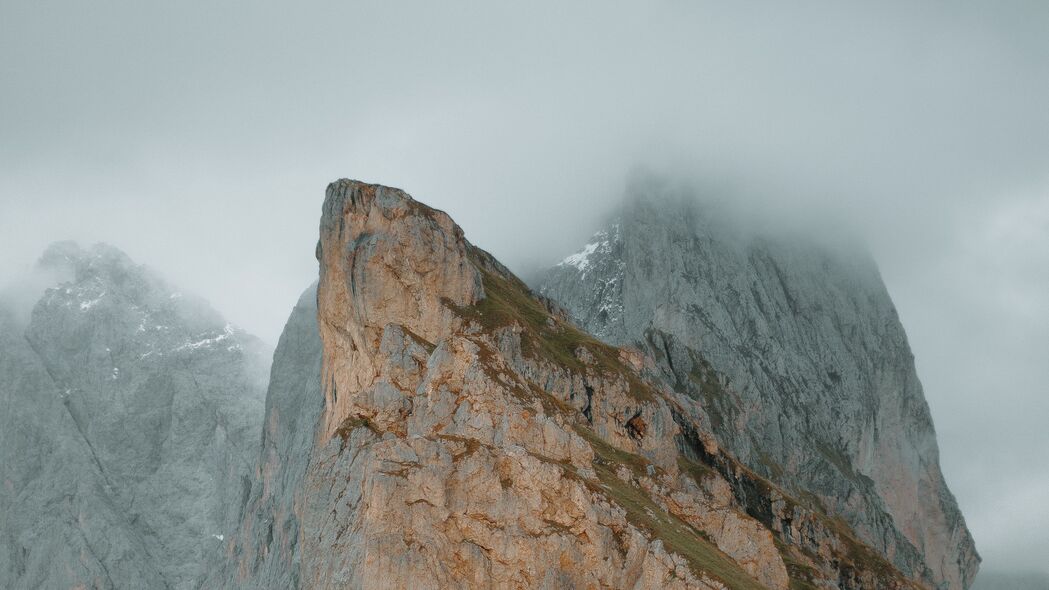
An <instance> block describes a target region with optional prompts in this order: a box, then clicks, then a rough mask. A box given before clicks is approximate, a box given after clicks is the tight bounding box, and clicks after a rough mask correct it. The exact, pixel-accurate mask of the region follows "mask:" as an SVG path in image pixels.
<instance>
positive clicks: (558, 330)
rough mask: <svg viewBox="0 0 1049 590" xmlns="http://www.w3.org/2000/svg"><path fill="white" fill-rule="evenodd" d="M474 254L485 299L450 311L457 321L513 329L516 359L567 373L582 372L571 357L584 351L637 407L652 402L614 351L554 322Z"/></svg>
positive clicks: (516, 284)
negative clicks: (623, 385)
mask: <svg viewBox="0 0 1049 590" xmlns="http://www.w3.org/2000/svg"><path fill="white" fill-rule="evenodd" d="M482 256H483V254H481V253H479V252H473V253H472V256H471V258H472V260H473V262H474V266H475V267H476V268H477V269H478V270H479V271H480V272H481V275H482V280H483V284H484V291H485V297H484V299H482V300H481V301H478V302H477V303H476V304H474V305H472V306H469V307H458V306H454V305H451V307H452V308H453V309H455V310H456V312H458V313H459V315H460V316H462V317H464V318H466V319H469V320H473V321H476V322H477V323H478V324H480V325H481V326H482V327H484V328H485V329H486V330H488V331H494V330H497V329H499V328H504V327H507V326H511V325H513V324H517V325H519V326H521V327H522V328H523V330H522V334H521V349H522V353H523V354H525V355H526V356H529V357H531V358H538V359H545V360H548V361H550V362H552V363H554V364H556V365H558V366H561V367H564V368H566V369H568V370H571V371H576V372H584V371H585V370H586V369H587V367H586V365H584V363H583V362H582V361H581V360H579V357H578V356H576V351H577V350H578V349H579V347H585V348H586V349H587V351H589V352H590V354H591V355H592V356H593V357H594V359H595V364H594V366H593V368H594V369H595V370H597V371H599V372H601V373H604V374H606V375H618V376H621V377H623V378H624V379H626V380H627V383H628V384H629V393H630V395H631V397H633V398H634V399H635V400H637V401H652V400H654V399H655V396H654V395H653V393H652V391H651V389H650V388H649V386H647V385H646V384H645V383H644V382H642V381H641V379H640V378H638V376H637V375H636V374H635V373H634V371H632V370H631V369H630V368H628V367H627V366H625V365H624V364H623V362H622V361H621V360H619V349H618V348H616V347H614V346H610V345H608V344H605V343H604V342H601V341H600V340H597V339H596V338H594V337H593V336H591V335H589V334H587V333H586V332H583V331H582V330H580V329H579V328H577V327H575V326H574V325H572V324H571V323H570V322H566V321H564V320H562V319H560V318H557V317H554V316H553V315H552V314H551V313H550V312H549V311H547V309H546V307H545V306H544V305H543V303H542V302H541V301H539V299H538V298H536V297H535V296H534V295H533V294H532V292H531V290H530V289H529V288H528V286H527V285H525V284H524V283H523V282H522V281H521V280H520V279H518V278H517V277H515V276H513V275H512V274H509V273H505V274H504V273H502V272H497V271H496V270H493V269H492V268H491V266H492V264H491V263H488V264H486V263H485V260H483V259H482V258H481V257H482Z"/></svg>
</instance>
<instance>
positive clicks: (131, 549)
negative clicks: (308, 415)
mask: <svg viewBox="0 0 1049 590" xmlns="http://www.w3.org/2000/svg"><path fill="white" fill-rule="evenodd" d="M40 264H41V266H42V267H45V268H49V269H53V270H57V271H60V272H61V273H62V274H65V275H66V276H67V277H69V278H70V279H69V280H68V281H65V282H62V283H61V284H59V285H58V286H57V287H53V288H50V289H48V290H47V291H45V292H44V294H43V297H42V298H41V299H40V300H39V301H38V302H37V303H36V305H35V307H34V309H33V312H32V317H31V319H29V321H28V324H27V325H25V323H24V320H21V319H20V318H17V317H16V316H15V314H14V313H13V312H11V310H9V309H7V306H5V305H0V405H2V411H0V481H2V484H3V485H2V488H0V587H3V588H198V587H200V585H201V583H202V581H203V578H204V576H205V574H206V571H207V569H208V568H209V567H211V566H214V565H215V564H217V563H219V562H220V561H221V559H222V550H221V548H222V538H223V536H224V533H225V532H226V531H227V530H228V529H231V528H233V526H234V524H235V521H236V520H239V515H238V514H236V513H235V512H230V511H228V508H229V507H230V506H239V505H240V504H241V503H242V498H241V495H242V494H243V493H244V492H245V486H246V485H247V484H248V483H250V479H249V477H250V473H251V466H252V464H253V462H254V455H255V448H256V444H257V438H258V432H259V429H260V423H259V422H260V419H261V415H262V399H263V398H262V392H263V383H264V379H265V367H266V365H267V364H268V356H269V354H268V351H267V350H266V349H265V347H264V346H262V345H261V343H259V342H258V341H257V340H256V339H254V338H252V337H250V336H248V335H247V334H245V333H243V332H242V331H240V330H237V329H235V328H233V327H231V326H229V325H228V324H226V322H224V321H223V320H222V318H221V317H220V316H218V314H216V313H215V312H214V311H212V310H210V309H209V308H207V306H206V305H204V304H203V303H201V302H199V301H196V300H194V299H193V298H191V297H188V296H183V295H181V294H180V293H179V292H177V291H175V290H173V289H171V288H170V287H169V286H167V285H166V284H165V283H164V282H163V281H161V280H160V279H158V278H156V277H155V276H153V275H152V274H151V273H150V272H149V271H148V270H146V269H144V268H142V267H139V266H137V265H135V264H134V263H132V262H131V260H129V259H128V258H127V256H125V255H124V254H123V253H121V252H120V251H118V250H116V249H114V248H111V247H108V246H104V245H98V246H95V247H92V248H90V249H88V250H81V249H80V248H79V247H77V246H75V245H73V244H71V243H63V244H56V245H55V246H52V247H51V248H50V249H49V250H48V251H47V252H46V253H45V255H44V257H43V258H42V259H41V262H40Z"/></svg>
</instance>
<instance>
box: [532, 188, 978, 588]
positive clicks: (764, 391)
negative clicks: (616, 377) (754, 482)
mask: <svg viewBox="0 0 1049 590" xmlns="http://www.w3.org/2000/svg"><path fill="white" fill-rule="evenodd" d="M636 192H637V194H636V195H635V197H636V198H634V199H633V200H631V201H629V202H628V203H627V204H626V205H625V206H624V208H623V210H622V211H621V213H620V214H619V215H618V216H617V218H616V219H615V220H614V222H613V223H611V224H610V225H609V227H608V228H607V229H606V230H604V231H602V232H600V233H598V234H597V235H596V236H595V237H594V239H593V240H592V241H591V243H589V244H587V245H586V246H585V247H584V248H583V250H582V251H580V252H579V253H577V254H574V255H572V256H569V257H568V258H566V259H565V260H564V261H562V262H561V263H560V264H559V265H557V266H556V267H555V268H553V269H552V270H551V271H550V272H549V273H548V275H547V276H546V277H545V278H544V279H543V281H542V284H541V287H540V289H539V290H540V292H541V293H543V294H544V295H546V296H549V297H551V298H552V299H554V300H556V301H558V302H559V303H560V304H562V305H564V306H565V307H566V308H567V309H568V311H569V313H570V314H571V316H572V317H573V318H574V319H575V320H576V321H577V322H578V323H579V325H580V326H582V327H583V328H584V329H586V330H588V331H590V332H591V333H593V334H595V335H597V336H598V337H600V338H601V339H603V340H605V341H607V342H610V343H613V344H619V345H635V346H638V347H639V348H641V349H642V350H644V351H645V352H646V355H647V356H648V357H649V358H650V359H651V362H652V363H653V364H654V365H655V366H656V370H655V371H654V372H653V373H654V374H655V375H656V377H657V378H658V379H660V380H661V381H662V382H663V383H664V384H665V385H666V386H668V387H670V388H672V389H674V390H675V391H677V392H678V393H680V394H682V395H685V396H687V397H689V398H691V399H693V400H695V401H696V402H697V405H698V407H699V408H700V409H701V411H700V413H699V418H698V420H699V421H700V422H701V423H702V425H703V427H704V428H706V429H709V430H710V431H712V432H713V433H714V434H715V436H716V438H717V439H718V441H719V442H720V443H721V445H722V446H723V447H724V448H725V449H726V450H728V451H729V452H730V453H731V454H732V455H734V456H735V457H736V458H738V459H739V460H740V461H742V462H743V463H744V464H746V465H747V466H748V467H749V468H751V469H753V470H754V471H756V472H757V473H759V474H761V475H762V476H764V477H766V478H769V479H772V480H774V481H775V482H776V483H778V484H779V485H781V486H783V487H784V488H786V489H787V490H789V491H790V492H792V493H793V494H795V495H798V496H800V497H802V498H803V499H805V498H809V499H811V500H812V501H814V502H817V503H818V504H819V505H821V506H822V507H823V508H825V509H826V510H827V511H828V512H829V513H830V514H833V515H840V516H842V517H844V519H845V520H846V521H847V522H848V524H849V526H850V527H851V528H852V529H853V530H854V531H855V532H856V534H858V535H859V537H860V538H861V539H863V540H864V541H866V542H867V543H869V544H871V545H872V546H874V547H875V548H877V549H878V551H879V552H881V553H882V554H883V555H885V556H887V557H888V558H889V559H890V560H891V561H892V562H893V563H894V564H895V565H896V566H897V567H899V568H900V569H901V570H902V571H904V572H906V573H907V574H909V575H910V576H912V577H914V578H915V579H917V580H921V581H923V582H924V583H926V584H928V585H931V586H938V587H944V588H955V589H959V590H960V589H963V588H967V587H968V586H969V584H970V583H971V582H972V580H973V577H974V575H975V573H976V570H977V567H978V563H979V557H978V555H977V554H976V550H975V548H974V545H973V541H972V538H971V536H970V534H969V532H968V530H967V529H966V526H965V522H964V519H963V518H962V515H961V513H960V512H959V510H958V507H957V505H956V503H955V501H954V498H953V496H952V495H951V493H950V491H949V490H948V489H947V486H946V484H945V483H944V481H943V476H942V474H941V473H940V468H939V458H938V450H937V446H936V438H935V432H934V430H933V425H932V420H931V418H930V416H929V411H928V407H927V406H926V403H925V399H924V396H923V394H922V389H921V385H920V383H919V381H918V377H917V375H916V373H915V368H914V360H913V356H912V355H911V351H910V349H909V347H908V345H907V339H906V336H905V334H904V331H903V327H902V326H901V325H900V322H899V319H898V317H897V315H896V311H895V308H894V307H893V304H892V301H891V300H890V298H889V295H888V293H887V292H886V290H885V287H884V285H883V284H882V281H881V279H880V276H879V274H878V271H877V269H876V267H875V265H874V263H873V262H872V261H871V260H870V259H869V258H868V257H867V256H865V255H852V254H848V253H842V252H836V251H833V250H831V249H828V248H822V247H818V246H817V245H815V243H814V242H812V241H809V240H805V239H799V238H788V237H780V238H773V237H762V236H758V235H753V234H748V232H744V231H742V230H741V229H740V228H739V227H738V226H736V225H735V224H734V223H733V222H732V221H730V218H729V217H728V216H726V215H720V214H718V213H717V212H716V211H715V210H714V209H713V208H710V207H704V206H700V205H697V204H696V203H695V202H694V201H692V200H690V199H688V198H679V197H675V196H668V195H666V194H662V193H661V189H660V188H658V186H655V185H653V186H651V187H641V188H638V189H636Z"/></svg>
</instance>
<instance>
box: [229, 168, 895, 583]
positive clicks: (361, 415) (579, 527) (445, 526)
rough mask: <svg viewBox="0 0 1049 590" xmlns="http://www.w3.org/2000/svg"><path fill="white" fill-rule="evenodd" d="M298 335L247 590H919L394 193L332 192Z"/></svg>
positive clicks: (234, 542)
mask: <svg viewBox="0 0 1049 590" xmlns="http://www.w3.org/2000/svg"><path fill="white" fill-rule="evenodd" d="M320 234H321V235H320V241H319V243H318V246H317V257H318V260H319V262H320V280H319V283H318V285H317V287H316V294H315V300H314V299H313V297H314V294H313V292H312V291H307V293H306V294H304V296H303V299H302V300H301V301H300V303H299V305H298V307H297V308H296V310H295V312H294V313H293V314H292V317H291V320H290V321H289V324H288V327H287V329H286V330H285V333H284V335H283V336H282V338H281V343H280V345H279V346H278V349H277V353H276V355H275V359H274V365H273V369H272V379H271V385H270V389H269V394H268V398H267V403H266V406H267V411H266V418H265V424H266V426H265V435H264V443H263V450H262V454H261V457H260V460H259V462H258V468H257V470H256V474H255V480H254V482H253V484H252V488H251V490H250V492H249V493H248V496H247V500H246V505H245V509H244V513H245V519H244V522H243V524H242V525H241V527H240V530H239V531H238V532H237V533H236V534H235V535H233V536H232V538H230V539H228V540H227V543H226V555H227V557H228V559H229V562H228V567H227V568H226V569H225V570H224V571H223V572H221V573H220V574H219V575H217V576H216V580H219V582H217V583H221V584H222V585H224V586H226V587H242V588H289V587H292V588H318V589H319V588H406V587H411V588H478V587H494V588H569V587H579V588H599V587H600V588H664V587H665V588H774V589H777V590H779V589H786V588H788V587H793V588H810V587H840V588H910V587H913V584H912V583H911V582H909V581H908V580H906V579H905V578H904V577H903V576H902V575H901V574H900V573H899V572H898V571H897V570H896V569H895V568H894V567H893V566H892V565H891V564H889V563H888V562H887V561H886V560H884V559H882V558H881V557H880V555H879V554H878V553H877V552H875V551H873V550H871V549H870V548H869V547H867V546H865V545H864V544H863V543H861V542H859V541H858V540H857V539H856V537H855V535H854V534H853V532H852V531H850V530H848V528H847V527H845V526H844V525H843V524H842V523H840V521H836V520H834V519H832V518H830V517H828V516H826V515H824V514H822V513H821V512H819V511H817V510H813V509H812V508H810V507H808V506H807V505H806V504H805V503H803V502H800V501H798V500H796V499H795V498H794V497H792V496H791V495H790V494H789V493H787V492H786V491H784V490H783V489H781V488H780V487H777V486H776V485H775V484H773V483H771V482H769V481H768V480H767V479H766V478H763V477H761V476H760V475H758V474H757V473H755V472H754V471H753V470H751V469H748V468H747V467H746V466H745V465H743V464H741V463H739V462H737V461H736V460H735V459H734V458H733V457H732V456H731V455H727V454H725V453H723V452H722V451H721V450H720V447H719V445H718V442H717V440H716V439H715V438H714V436H713V435H712V431H711V429H710V428H709V427H708V425H707V424H706V423H705V422H704V420H705V419H706V416H705V414H704V413H703V410H702V407H701V405H700V404H698V403H697V402H696V401H695V400H694V399H693V398H692V397H690V396H689V395H687V392H685V393H682V392H677V391H674V390H673V389H672V388H668V387H664V386H662V385H661V384H660V383H659V382H658V381H653V380H651V377H652V376H653V375H656V374H657V372H658V370H659V365H657V364H656V363H654V362H653V361H651V360H649V359H646V358H645V357H644V355H643V354H641V353H640V352H639V351H637V350H630V349H619V348H615V347H613V346H609V345H608V344H605V343H602V342H600V341H598V340H596V339H594V338H593V337H591V336H589V335H588V334H586V333H584V332H582V331H580V330H579V329H578V328H576V327H575V326H574V325H573V324H572V323H571V322H570V321H569V320H568V317H567V315H566V314H565V313H564V312H563V311H562V310H561V309H560V308H559V307H558V306H556V305H554V304H553V303H552V302H550V301H549V300H546V299H543V298H541V297H538V296H535V295H533V294H532V293H531V292H530V291H529V290H528V288H527V287H526V286H525V285H524V284H523V283H521V281H520V280H518V279H517V278H516V277H515V276H513V274H512V273H510V272H509V271H508V270H507V269H506V268H504V267H503V266H502V265H500V264H499V263H498V262H497V261H496V260H494V259H493V258H492V257H491V256H489V255H488V254H487V253H485V252H484V251H482V250H480V249H478V248H476V247H474V246H473V245H471V244H470V243H469V242H468V241H467V240H466V239H465V238H464V236H463V233H462V230H461V229H460V228H459V227H458V226H457V225H456V224H455V223H454V222H453V221H452V220H451V219H450V218H449V217H448V216H447V215H446V214H445V213H443V212H440V211H437V210H434V209H431V208H429V207H427V206H425V205H423V204H421V203H419V202H417V201H415V200H413V199H412V198H411V197H410V196H408V195H407V194H405V193H403V192H402V191H399V190H397V189H392V188H388V187H383V186H378V185H369V184H364V183H360V182H356V181H349V180H343V181H339V182H336V183H333V184H332V185H330V186H329V187H328V192H327V196H326V199H325V202H324V206H323V212H322V219H321V224H320Z"/></svg>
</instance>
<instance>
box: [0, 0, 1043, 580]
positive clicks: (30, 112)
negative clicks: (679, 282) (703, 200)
mask: <svg viewBox="0 0 1049 590" xmlns="http://www.w3.org/2000/svg"><path fill="white" fill-rule="evenodd" d="M565 4H566V3H542V2H539V3H529V5H528V7H527V9H526V8H524V7H521V6H516V5H510V4H509V3H506V4H503V3H482V2H457V3H454V5H453V4H452V3H429V2H413V3H395V2H374V3H371V2H354V3H349V2H304V3H296V5H295V6H294V7H293V6H292V5H290V4H286V3H276V2H250V3H249V2H224V1H221V0H220V1H210V2H202V1H198V0H189V1H184V2H177V3H163V4H161V3H144V2H132V1H131V0H100V1H98V2H92V3H83V2H74V1H72V0H56V1H51V0H34V1H27V0H5V1H4V2H3V3H2V4H0V81H2V82H0V83H2V92H0V283H4V282H11V281H12V280H14V279H13V278H12V277H15V276H18V275H19V273H21V272H22V271H25V270H26V269H28V268H29V267H30V266H31V265H32V263H33V261H34V260H35V258H36V257H37V256H38V255H39V254H40V252H41V251H42V250H43V248H44V247H45V246H46V245H47V244H48V243H50V242H52V241H54V240H58V239H69V238H72V239H77V240H80V241H82V242H93V241H106V242H109V243H112V244H114V245H117V246H119V247H120V248H122V249H124V250H125V251H127V252H128V254H129V255H131V256H132V257H133V258H135V259H136V260H138V261H140V262H144V263H146V264H148V265H150V266H151V267H153V268H155V269H157V270H159V271H160V272H161V273H162V274H163V275H164V276H166V277H167V278H168V279H169V280H170V281H171V282H173V283H175V284H177V285H180V286H181V287H182V288H184V289H187V290H192V291H195V292H197V293H199V294H201V295H203V296H204V297H206V298H208V299H209V300H210V301H211V302H212V303H213V304H214V306H215V307H216V308H218V309H219V310H221V311H222V312H223V313H224V314H225V315H226V316H227V317H228V318H229V319H231V320H232V321H233V322H235V323H237V324H239V325H241V326H243V327H245V328H247V329H249V330H251V331H253V332H255V333H256V334H258V335H259V336H261V337H262V338H264V339H266V340H267V341H269V342H270V343H275V342H276V340H277V337H278V335H279V333H280V330H281V328H282V326H283V322H284V320H285V319H286V318H287V315H288V313H289V312H290V310H291V307H292V305H293V304H294V302H295V300H296V298H297V296H298V294H299V292H300V291H301V290H302V289H303V288H304V287H305V286H306V285H307V284H309V282H310V281H311V280H312V279H313V278H314V276H315V275H316V261H315V260H314V259H313V251H314V245H315V243H316V238H317V221H318V218H319V213H320V204H321V201H322V199H323V191H324V187H325V185H326V183H327V182H329V181H331V180H334V179H336V178H339V177H353V178H359V179H362V180H367V181H372V182H380V183H383V184H388V185H393V186H398V187H400V188H403V189H405V190H407V191H409V192H410V193H411V194H413V195H414V196H415V197H416V198H418V199H420V200H422V201H424V202H427V203H428V204H431V205H433V206H435V207H438V208H441V209H444V210H446V211H448V212H449V213H450V214H451V215H452V216H453V218H455V219H456V220H457V221H458V222H459V223H460V225H462V226H463V228H464V229H465V230H466V233H467V236H468V237H469V238H470V239H471V240H472V241H473V242H474V243H476V244H478V245H480V246H482V247H484V248H486V249H488V250H490V251H491V252H492V253H493V254H495V255H496V256H498V257H499V258H501V259H502V260H503V261H504V262H506V263H508V264H509V265H510V266H511V267H512V268H514V269H515V270H517V271H518V272H520V273H524V274H528V273H531V272H533V271H535V270H536V269H539V268H542V267H544V266H546V265H549V264H552V263H554V262H556V261H557V260H558V259H560V258H561V257H563V256H564V255H565V254H567V253H569V252H571V251H572V250H574V249H575V248H576V247H578V246H579V245H580V244H581V243H582V240H584V239H585V238H586V236H587V235H588V234H589V233H590V232H591V231H592V230H594V229H596V228H597V226H598V224H599V223H600V221H601V219H602V218H603V216H604V215H606V214H607V212H608V210H609V209H610V207H612V206H613V205H614V203H615V202H616V201H617V200H618V199H619V198H620V195H621V193H622V190H623V187H624V184H625V182H626V179H627V178H629V177H630V175H631V174H632V172H633V171H634V170H637V169H639V168H640V169H645V170H649V171H654V172H655V173H656V174H660V175H665V176H668V177H682V178H689V179H697V180H698V181H700V182H701V186H705V187H709V188H708V190H710V191H712V192H719V191H726V193H728V194H731V195H732V198H735V199H738V200H740V201H741V202H743V203H744V204H745V206H746V207H749V208H751V209H753V210H757V211H762V212H764V213H765V214H766V215H769V216H782V218H784V219H791V220H797V219H809V220H813V219H815V220H818V221H819V222H820V223H822V224H826V225H827V227H834V228H835V229H836V230H841V229H845V230H847V231H850V232H854V233H855V234H856V235H857V236H858V237H860V238H861V239H863V240H864V241H866V243H867V244H868V245H869V247H870V248H871V250H872V251H873V253H874V255H875V258H876V259H877V260H878V262H879V264H880V266H881V269H882V273H883V276H884V278H885V280H886V283H887V284H888V287H889V290H890V292H891V293H892V295H893V297H894V299H895V301H896V303H897V306H898V308H899V311H900V315H901V317H902V320H903V322H904V325H905V326H906V328H907V330H908V334H909V336H910V340H911V344H912V346H913V348H914V351H915V355H916V357H917V363H918V369H919V374H920V375H921V377H922V379H923V382H924V384H925V389H926V394H927V397H928V400H929V404H930V406H931V408H932V413H933V416H934V419H935V422H936V426H937V430H938V433H939V441H940V446H941V455H942V462H943V468H944V471H945V474H946V477H947V480H948V483H949V484H950V485H951V487H952V489H953V491H954V492H955V494H956V495H957V497H958V500H959V503H960V504H961V507H962V509H963V512H964V513H965V515H966V517H967V520H968V523H969V525H970V527H971V529H972V531H973V535H974V537H975V539H976V543H977V547H978V549H979V550H980V552H981V553H982V555H983V557H984V569H987V570H995V569H997V570H1003V571H1010V570H1012V571H1016V570H1038V571H1041V572H1049V566H1047V565H1046V563H1045V559H1044V557H1045V555H1047V554H1049V533H1047V532H1046V531H1049V502H1047V499H1049V460H1047V459H1046V456H1047V455H1049V434H1047V429H1046V427H1045V424H1046V422H1047V420H1049V401H1047V400H1049V396H1047V395H1046V394H1047V393H1049V391H1047V386H1046V383H1047V382H1049V108H1047V105H1049V35H1046V34H1045V31H1047V30H1049V3H1046V2H1044V1H1031V2H994V3H990V2H988V3H977V2H956V3H941V2H922V1H919V2H913V1H912V2H880V3H876V4H875V3H868V4H860V3H851V2H822V3H813V2H794V3H757V2H740V3H731V4H729V3H713V2H687V1H683V0H682V1H663V2H653V3H640V2H637V3H634V2H607V3H597V2H582V3H578V4H574V5H572V6H566V5H565Z"/></svg>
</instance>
